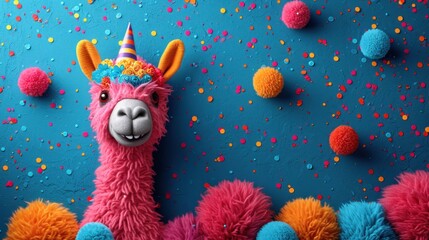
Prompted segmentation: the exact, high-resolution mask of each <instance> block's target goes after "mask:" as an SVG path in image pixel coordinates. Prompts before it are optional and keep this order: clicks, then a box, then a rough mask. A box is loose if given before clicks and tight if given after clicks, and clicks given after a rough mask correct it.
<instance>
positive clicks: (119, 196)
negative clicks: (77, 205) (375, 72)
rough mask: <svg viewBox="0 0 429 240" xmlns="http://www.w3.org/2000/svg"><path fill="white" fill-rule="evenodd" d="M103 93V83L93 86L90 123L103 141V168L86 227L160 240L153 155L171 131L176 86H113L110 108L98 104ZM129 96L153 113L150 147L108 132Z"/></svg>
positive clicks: (121, 236)
mask: <svg viewBox="0 0 429 240" xmlns="http://www.w3.org/2000/svg"><path fill="white" fill-rule="evenodd" d="M102 90H103V88H102V86H101V85H98V84H96V83H92V86H91V89H90V93H91V97H92V102H91V105H90V108H89V110H90V120H91V127H92V128H93V130H94V131H95V133H96V138H97V141H98V143H99V152H100V158H99V161H100V163H101V166H100V167H99V168H98V169H97V170H96V171H95V175H96V179H95V181H94V183H95V188H96V190H95V191H94V193H93V195H94V198H93V202H92V205H90V206H89V207H88V209H87V210H86V212H85V214H84V219H83V220H82V222H81V225H84V224H85V223H88V222H101V223H103V224H105V225H106V226H107V227H109V228H110V230H111V231H112V233H113V235H114V237H115V239H116V240H121V239H142V240H143V239H158V238H159V237H160V232H161V227H162V223H161V221H160V215H159V214H158V213H157V212H156V208H157V204H156V203H155V201H154V199H153V197H152V193H153V176H154V175H155V172H154V171H153V169H152V166H153V159H152V152H153V151H154V150H155V145H156V144H158V143H159V140H160V138H161V137H162V136H163V135H164V134H165V133H166V129H165V123H166V122H167V120H168V116H167V111H168V108H167V102H168V96H169V94H170V93H171V87H170V86H169V85H167V84H163V85H162V86H160V85H158V82H149V83H147V84H143V85H141V86H139V87H137V88H134V87H133V86H132V85H131V84H128V83H120V84H119V83H115V82H112V83H111V84H110V88H109V96H110V98H111V99H110V101H109V102H107V103H105V104H101V103H100V102H99V95H100V92H101V91H102ZM154 91H156V92H157V93H158V96H159V102H158V106H157V107H156V106H154V104H152V102H151V93H152V92H154ZM126 98H131V99H139V100H142V101H144V102H145V103H146V104H147V105H148V106H149V109H150V111H151V115H152V120H153V129H152V134H151V136H150V138H149V140H148V141H147V142H146V143H144V144H143V145H141V146H138V147H125V146H122V145H120V144H119V143H117V142H116V141H115V140H114V138H113V137H112V136H111V135H110V133H109V130H108V121H109V116H110V114H111V112H112V110H113V108H114V106H115V105H116V103H117V102H119V101H120V100H122V99H126Z"/></svg>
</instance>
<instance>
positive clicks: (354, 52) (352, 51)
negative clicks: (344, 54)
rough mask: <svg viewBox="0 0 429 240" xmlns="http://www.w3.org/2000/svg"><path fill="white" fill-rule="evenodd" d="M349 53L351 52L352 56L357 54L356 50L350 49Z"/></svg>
mask: <svg viewBox="0 0 429 240" xmlns="http://www.w3.org/2000/svg"><path fill="white" fill-rule="evenodd" d="M350 52H351V53H352V54H357V53H358V51H357V50H356V49H352V50H350Z"/></svg>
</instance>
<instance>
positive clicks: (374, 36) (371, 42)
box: [359, 29, 390, 59]
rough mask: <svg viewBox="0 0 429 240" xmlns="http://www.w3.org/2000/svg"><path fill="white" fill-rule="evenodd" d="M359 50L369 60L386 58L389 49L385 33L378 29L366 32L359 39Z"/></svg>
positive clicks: (388, 40)
mask: <svg viewBox="0 0 429 240" xmlns="http://www.w3.org/2000/svg"><path fill="white" fill-rule="evenodd" d="M359 45H360V49H361V51H362V54H363V55H364V56H365V57H367V58H370V59H380V58H383V57H384V56H386V54H387V52H388V51H389V49H390V39H389V36H387V34H386V33H385V32H383V31H382V30H380V29H371V30H368V31H366V32H365V33H364V34H363V35H362V38H361V39H360V44H359Z"/></svg>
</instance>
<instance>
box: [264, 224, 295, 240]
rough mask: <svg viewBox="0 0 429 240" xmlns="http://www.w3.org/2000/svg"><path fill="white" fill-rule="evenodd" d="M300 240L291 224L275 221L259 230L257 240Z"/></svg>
mask: <svg viewBox="0 0 429 240" xmlns="http://www.w3.org/2000/svg"><path fill="white" fill-rule="evenodd" d="M265 239H270V240H299V239H298V236H297V235H296V233H295V231H294V230H293V228H292V227H291V226H289V224H287V223H285V222H280V221H273V222H269V223H267V224H265V225H264V226H263V227H262V228H261V230H259V232H258V235H257V236H256V240H265Z"/></svg>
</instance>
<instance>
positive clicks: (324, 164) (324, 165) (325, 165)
mask: <svg viewBox="0 0 429 240" xmlns="http://www.w3.org/2000/svg"><path fill="white" fill-rule="evenodd" d="M329 164H330V163H329V161H328V160H325V161H324V162H323V167H324V168H328V167H329Z"/></svg>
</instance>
